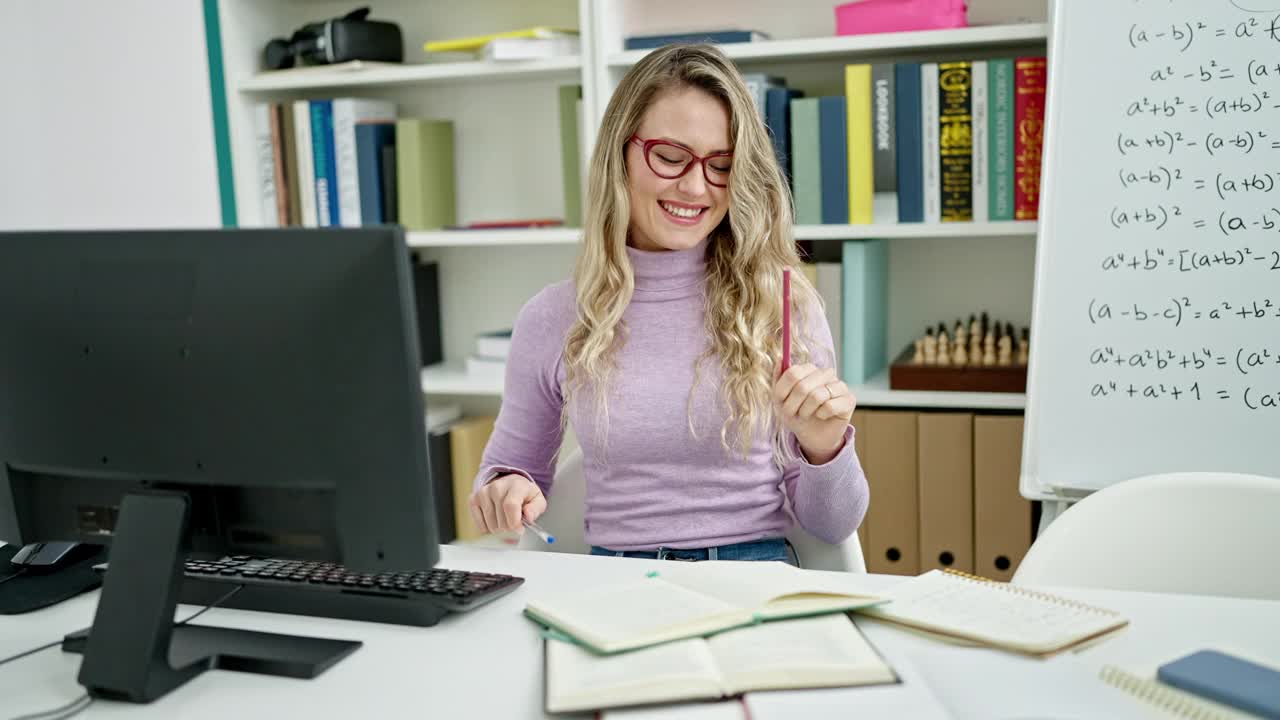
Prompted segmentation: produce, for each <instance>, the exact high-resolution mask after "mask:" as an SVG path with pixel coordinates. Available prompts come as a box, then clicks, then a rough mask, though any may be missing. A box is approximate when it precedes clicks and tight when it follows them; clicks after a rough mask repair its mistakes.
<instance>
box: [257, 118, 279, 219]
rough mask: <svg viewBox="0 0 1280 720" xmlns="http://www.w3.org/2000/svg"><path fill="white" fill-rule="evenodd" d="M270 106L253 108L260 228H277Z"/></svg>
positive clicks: (277, 189) (276, 190) (277, 190)
mask: <svg viewBox="0 0 1280 720" xmlns="http://www.w3.org/2000/svg"><path fill="white" fill-rule="evenodd" d="M271 126H272V122H271V106H270V105H268V104H266V103H261V104H258V105H255V106H254V108H253V140H254V147H255V149H256V151H257V158H258V199H259V200H260V201H261V202H262V227H279V225H280V220H279V217H278V216H277V215H276V197H277V194H278V192H279V188H277V187H276V169H275V152H274V150H272V142H271V135H272V133H271Z"/></svg>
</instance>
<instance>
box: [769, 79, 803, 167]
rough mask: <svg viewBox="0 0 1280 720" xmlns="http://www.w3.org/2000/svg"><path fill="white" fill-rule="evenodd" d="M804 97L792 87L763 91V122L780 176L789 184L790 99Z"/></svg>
mask: <svg viewBox="0 0 1280 720" xmlns="http://www.w3.org/2000/svg"><path fill="white" fill-rule="evenodd" d="M799 97H804V93H803V92H801V91H800V90H796V89H794V88H774V87H771V88H769V89H767V90H766V91H765V96H764V124H765V127H766V128H767V129H768V130H769V137H770V138H772V139H773V154H774V155H775V156H776V157H777V158H778V167H779V168H781V169H782V176H783V177H785V178H786V179H787V184H788V185H790V184H791V101H792V100H793V99H795V98H799Z"/></svg>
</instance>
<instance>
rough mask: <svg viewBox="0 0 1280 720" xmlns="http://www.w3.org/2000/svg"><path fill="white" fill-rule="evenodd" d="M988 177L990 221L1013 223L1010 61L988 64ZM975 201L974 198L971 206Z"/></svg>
mask: <svg viewBox="0 0 1280 720" xmlns="http://www.w3.org/2000/svg"><path fill="white" fill-rule="evenodd" d="M987 102H988V103H989V108H990V109H989V112H988V113H987V157H988V158H989V159H990V163H991V165H990V168H989V171H988V173H987V178H988V180H987V181H988V183H989V184H990V188H991V190H990V192H991V197H990V202H991V204H990V206H989V207H990V210H989V212H988V216H989V217H990V218H991V219H992V220H1012V219H1013V60H1012V59H1006V60H988V61H987ZM977 201H978V199H977V198H975V199H974V202H977Z"/></svg>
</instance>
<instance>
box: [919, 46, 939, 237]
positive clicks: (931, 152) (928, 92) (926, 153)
mask: <svg viewBox="0 0 1280 720" xmlns="http://www.w3.org/2000/svg"><path fill="white" fill-rule="evenodd" d="M920 112H921V119H922V122H921V123H920V132H921V134H922V135H923V137H924V142H923V143H922V144H921V145H922V147H921V158H920V159H921V163H920V164H921V166H922V167H923V168H924V171H923V175H924V221H925V222H927V223H936V222H941V221H942V205H941V204H940V203H941V201H942V189H941V186H940V184H939V181H938V179H939V176H940V175H941V167H940V165H941V163H940V157H939V155H938V64H937V63H926V64H924V65H921V66H920Z"/></svg>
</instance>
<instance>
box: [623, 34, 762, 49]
mask: <svg viewBox="0 0 1280 720" xmlns="http://www.w3.org/2000/svg"><path fill="white" fill-rule="evenodd" d="M764 37H765V36H764V35H762V34H760V33H758V32H756V31H753V30H724V31H720V32H705V33H682V34H677V35H636V36H633V37H629V38H626V39H625V40H623V43H622V44H623V49H624V50H652V49H654V48H659V47H662V46H663V45H670V44H672V43H691V42H705V43H736V42H754V41H755V40H758V39H762V38H764Z"/></svg>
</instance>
